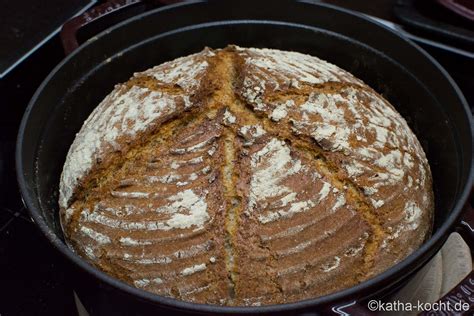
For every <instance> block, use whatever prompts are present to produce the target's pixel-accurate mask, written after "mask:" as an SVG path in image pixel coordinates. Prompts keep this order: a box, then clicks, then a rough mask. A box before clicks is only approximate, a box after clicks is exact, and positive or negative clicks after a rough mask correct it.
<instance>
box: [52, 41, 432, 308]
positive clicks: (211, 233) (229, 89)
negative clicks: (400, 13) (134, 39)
mask: <svg viewBox="0 0 474 316" xmlns="http://www.w3.org/2000/svg"><path fill="white" fill-rule="evenodd" d="M59 204H60V218H61V224H62V227H63V230H64V233H65V236H66V240H67V242H68V244H69V245H70V247H71V248H72V249H73V250H74V251H76V252H77V253H78V254H79V255H81V256H83V257H84V258H86V259H87V260H88V261H90V262H91V263H92V264H94V265H95V266H97V267H98V268H100V269H102V270H104V271H105V272H107V273H109V274H111V275H113V276H115V277H116V278H118V279H121V280H123V281H125V282H127V283H130V284H132V285H134V286H136V287H138V288H143V289H145V290H147V291H151V292H154V293H157V294H160V295H165V296H170V297H175V298H178V299H181V300H186V301H192V302H198V303H206V304H218V305H246V306H256V305H267V304H281V303H287V302H294V301H298V300H303V299H308V298H312V297H317V296H321V295H325V294H328V293H332V292H335V291H338V290H341V289H343V288H347V287H350V286H353V285H355V284H358V283H360V282H362V281H364V280H367V279H369V278H371V277H373V276H374V275H376V274H378V273H380V272H382V271H384V270H386V269H388V268H389V267H391V266H392V265H394V264H395V263H397V262H399V261H400V260H402V259H404V258H405V257H406V256H408V255H409V254H410V253H411V252H413V251H414V250H415V249H417V248H418V247H419V246H420V245H421V244H422V243H423V242H424V240H425V239H426V238H427V237H428V236H429V234H430V232H431V227H432V220H433V209H434V198H433V191H432V179H431V172H430V168H429V164H428V162H427V159H426V157H425V154H424V152H423V149H422V147H421V145H420V143H419V141H418V140H417V138H416V136H415V135H414V134H413V132H412V131H411V130H410V128H409V126H408V124H407V123H406V121H405V120H404V119H403V118H402V117H401V115H400V114H399V113H397V112H396V110H395V109H394V107H393V106H392V105H391V104H390V103H388V101H386V100H385V99H384V98H383V97H382V96H380V95H379V94H377V92H375V91H374V90H373V89H371V88H370V87H368V86H367V85H365V84H364V83H363V82H362V81H361V80H359V79H357V78H355V77H354V76H352V75H351V74H350V73H348V72H346V71H344V70H342V69H340V68H338V67H337V66H334V65H332V64H329V63H327V62H325V61H323V60H320V59H318V58H317V57H313V56H309V55H304V54H300V53H296V52H285V51H279V50H271V49H255V48H240V47H237V46H229V47H227V48H225V49H220V50H211V49H208V48H207V49H205V50H204V51H202V52H200V53H197V54H194V55H190V56H187V57H182V58H179V59H176V60H174V61H171V62H168V63H164V64H162V65H159V66H156V67H154V68H152V69H149V70H146V71H144V72H141V73H136V74H135V75H134V76H133V77H132V78H131V79H130V80H129V81H128V82H126V83H124V84H119V85H117V86H116V87H115V89H114V90H113V91H112V92H111V93H110V94H109V95H108V96H107V97H106V98H105V99H104V101H102V102H101V104H99V106H98V107H97V108H96V109H95V110H94V112H93V113H92V114H91V116H90V117H89V118H88V120H87V121H86V122H85V123H84V125H83V127H82V128H81V130H80V132H79V133H78V135H77V136H76V139H75V140H74V143H73V144H72V146H71V148H70V150H69V153H68V156H67V159H66V163H65V165H64V169H63V173H62V175H61V182H60V200H59Z"/></svg>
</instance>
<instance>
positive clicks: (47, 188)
mask: <svg viewBox="0 0 474 316" xmlns="http://www.w3.org/2000/svg"><path fill="white" fill-rule="evenodd" d="M137 2H140V1H138V0H135V1H130V0H128V1H126V0H122V1H117V0H116V1H114V2H113V3H112V4H110V3H107V4H105V5H102V6H101V7H98V8H96V9H95V10H93V11H91V12H89V13H88V14H87V15H85V16H82V17H80V18H78V19H75V21H74V23H69V24H68V25H66V26H65V27H64V28H63V34H62V35H63V41H64V43H65V49H66V51H68V52H69V51H72V50H73V49H74V48H75V46H77V41H76V39H75V37H73V36H72V35H74V33H75V32H76V31H77V30H78V28H79V26H81V25H83V24H85V23H86V22H89V21H91V20H94V19H96V18H97V17H99V16H101V15H103V14H104V13H107V12H119V11H120V12H119V13H120V14H123V11H122V10H121V9H119V8H120V7H122V8H123V7H127V8H128V9H132V8H133V9H134V10H138V9H137V7H136V4H137ZM140 10H143V8H142V9H140ZM140 10H138V11H140ZM94 23H95V22H94ZM79 33H80V32H79ZM79 35H80V34H79ZM227 44H236V45H240V46H244V47H268V48H277V49H283V50H294V51H299V52H303V53H307V54H311V55H315V56H318V57H320V58H323V59H325V60H328V61H329V62H331V63H334V64H336V65H338V66H340V67H342V68H344V69H346V70H348V71H349V72H351V73H353V74H354V75H355V76H357V77H359V78H361V79H362V80H364V81H365V82H366V83H367V84H368V85H370V86H371V87H373V88H374V89H375V90H377V91H378V92H379V93H381V94H382V95H383V96H384V97H385V98H387V99H388V100H389V101H390V102H391V103H392V104H393V105H394V106H395V107H396V108H397V110H398V111H399V112H400V113H401V114H402V115H403V116H404V117H405V118H406V119H407V121H408V123H409V125H410V127H411V128H412V129H413V131H414V132H415V134H416V135H417V137H418V138H419V140H420V141H421V143H422V145H423V148H424V150H425V152H426V154H427V156H428V160H429V162H430V166H431V170H432V173H433V178H434V191H435V199H436V201H435V203H436V214H435V223H434V230H433V235H432V237H431V238H430V239H429V240H428V241H426V243H425V244H424V245H423V246H422V247H421V248H420V249H418V250H416V251H415V252H414V253H413V254H411V255H410V256H409V257H408V258H406V259H405V260H403V261H402V262H400V263H398V264H396V265H394V266H393V267H392V268H390V269H389V270H387V271H385V272H384V273H382V274H380V275H377V276H376V277H374V278H372V279H370V280H368V281H366V282H363V283H361V284H359V285H356V286H354V287H351V288H348V289H345V290H342V291H339V292H337V293H333V294H329V295H326V296H323V297H318V298H314V299H309V300H304V301H300V302H295V303H291V304H281V305H272V306H260V307H221V306H212V305H204V304H194V303H188V302H182V301H178V300H174V299H171V298H166V297H162V296H158V295H154V294H152V293H148V292H145V291H143V290H140V289H136V288H134V287H132V286H129V285H127V284H125V283H123V282H121V281H118V280H116V279H114V278H112V277H110V276H108V275H107V274H105V273H103V272H101V271H99V270H97V269H96V268H94V267H92V266H91V265H90V264H88V263H87V262H86V261H85V260H83V259H82V258H80V257H79V256H77V255H76V254H75V253H73V252H72V251H71V250H70V249H69V248H68V247H67V246H66V244H65V243H64V239H63V235H62V232H61V228H60V225H59V221H58V203H57V200H58V183H59V177H60V172H61V170H62V166H63V163H64V161H65V157H66V153H67V151H68V149H69V146H70V145H71V143H72V141H73V139H74V136H75V133H77V132H78V130H79V128H80V127H81V125H82V123H83V122H84V120H85V119H86V118H87V117H88V115H89V114H90V113H91V111H92V110H93V108H94V107H95V106H96V105H97V104H98V103H99V102H100V101H101V100H102V99H103V98H104V97H105V95H106V94H108V92H109V91H111V90H112V88H113V86H114V84H115V83H118V82H123V81H126V80H127V79H128V78H129V77H130V76H131V75H132V74H133V72H135V71H140V70H145V69H147V68H149V67H152V66H154V65H157V64H160V63H162V62H164V61H167V60H171V59H174V58H176V57H180V56H184V55H188V54H191V53H194V52H198V51H200V50H202V49H203V47H205V46H209V47H213V48H219V47H224V46H226V45H227ZM472 126H473V125H472V117H471V114H470V111H469V108H468V106H467V104H466V101H465V99H464V97H463V96H462V94H461V92H460V90H459V89H458V87H457V86H456V84H455V83H454V82H453V80H452V79H451V78H450V76H449V75H448V74H447V73H446V71H445V70H444V69H443V68H441V66H440V65H439V64H438V63H437V62H436V61H435V60H434V59H433V58H431V57H430V56H429V55H428V54H427V53H425V52H424V51H423V50H421V49H420V48H419V47H417V46H416V45H415V44H413V43H412V42H410V41H409V40H407V39H405V38H403V37H401V36H400V35H399V34H397V33H395V32H393V31H391V30H389V29H387V28H385V27H384V26H382V25H380V24H378V23H376V22H374V21H372V20H370V19H369V18H367V17H365V16H363V15H361V14H357V13H354V12H351V11H347V10H343V9H340V8H337V7H334V6H331V5H326V4H321V3H317V2H314V1H313V2H312V1H267V0H263V1H262V0H260V1H249V0H242V1H224V0H221V1H219V0H216V1H202V2H201V1H199V2H194V1H193V2H186V3H180V4H174V5H170V6H165V7H162V8H158V9H153V10H151V11H147V12H144V13H143V12H142V13H140V14H138V15H136V16H134V17H132V18H129V19H127V20H125V21H122V22H120V23H118V24H116V25H115V26H113V27H111V28H108V29H107V30H106V31H103V32H101V33H100V34H99V35H97V36H94V37H92V38H90V39H89V40H88V41H87V42H86V43H84V44H83V45H82V46H80V47H79V48H77V49H76V50H74V52H72V53H71V54H70V55H69V56H67V58H66V59H65V60H63V61H62V62H61V64H59V65H58V66H57V67H56V68H55V69H54V70H53V71H52V72H51V74H50V75H49V76H48V77H47V78H46V79H45V81H44V82H43V83H42V85H41V86H40V87H39V89H38V90H37V92H36V93H35V95H34V96H33V98H32V100H31V102H30V104H29V106H28V108H27V110H26V113H25V115H24V117H23V121H22V123H21V127H20V131H19V135H18V143H17V152H16V164H17V173H18V181H19V184H20V189H21V194H22V196H23V199H24V202H25V204H26V206H27V208H28V209H29V211H30V214H31V217H32V218H33V220H34V222H35V223H36V225H37V226H38V227H39V229H40V230H41V231H42V232H43V233H44V235H45V236H46V237H47V239H48V240H49V242H50V243H51V244H52V245H54V247H56V248H57V249H58V250H59V251H60V252H61V253H62V254H63V255H64V256H65V257H66V258H67V260H66V261H67V262H68V264H67V265H66V266H67V268H68V269H69V270H70V271H69V276H70V279H71V282H72V283H73V286H74V288H75V290H76V292H77V293H78V295H79V297H80V298H81V300H82V302H83V303H84V305H85V307H86V308H87V309H88V311H89V312H90V313H91V314H92V315H148V314H152V313H153V314H156V313H160V312H161V313H166V314H169V313H198V314H199V313H200V314H228V313H236V314H256V313H269V314H278V313H280V314H295V315H296V314H298V315H301V314H319V313H322V314H326V313H334V314H340V315H344V313H347V314H350V313H362V312H367V310H366V309H364V308H363V304H364V302H366V300H368V299H374V298H377V299H378V298H383V297H386V296H387V295H389V294H391V293H393V292H395V291H396V290H397V289H399V288H400V286H402V285H403V284H405V283H406V282H407V281H408V280H409V279H410V278H411V277H412V276H413V274H414V273H415V272H416V271H417V270H419V269H420V268H421V267H422V266H423V265H424V264H426V263H427V261H428V260H429V259H430V258H431V257H432V256H433V255H434V254H435V253H436V252H437V251H438V250H439V249H440V247H441V246H442V245H443V243H444V241H445V240H446V238H447V236H448V235H449V233H451V232H453V231H454V230H456V229H457V228H462V227H464V228H465V230H464V232H470V234H469V233H466V234H465V235H464V237H465V238H466V239H469V238H471V237H472V228H471V227H473V226H472V225H471V226H469V225H470V223H472V209H471V210H469V216H471V219H470V220H471V222H469V219H468V217H467V216H465V217H464V220H461V213H462V210H463V206H464V205H465V203H466V201H467V199H468V195H469V193H470V190H471V187H472V180H473V142H472V135H473V133H472ZM466 214H467V213H466ZM463 225H464V226H463ZM469 228H471V229H469ZM470 242H471V246H472V239H471V240H470ZM463 286H465V287H466V286H468V287H470V289H471V290H472V292H474V277H473V274H472V273H471V275H470V276H468V277H467V278H466V279H465V280H464V285H463ZM472 292H471V293H470V295H472Z"/></svg>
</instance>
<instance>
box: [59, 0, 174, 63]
mask: <svg viewBox="0 0 474 316" xmlns="http://www.w3.org/2000/svg"><path fill="white" fill-rule="evenodd" d="M176 2H180V0H109V1H107V2H105V3H103V4H100V5H97V6H95V7H93V8H92V9H90V10H87V11H86V12H84V13H82V14H80V15H78V16H76V17H73V18H72V19H70V20H69V21H67V22H66V23H64V25H63V27H62V29H61V33H60V37H61V42H62V45H63V49H64V53H65V54H66V55H69V54H70V53H72V52H73V51H74V50H76V49H77V48H78V47H79V40H78V32H79V30H81V29H84V27H86V26H90V27H92V25H93V24H96V23H95V22H97V25H94V27H95V29H94V30H91V33H94V34H97V33H99V32H100V31H102V30H104V29H106V28H108V27H110V26H112V25H114V24H117V23H118V22H120V21H123V20H125V19H127V18H129V17H132V16H134V15H137V14H138V13H142V12H145V11H148V10H150V9H153V8H156V7H159V6H163V5H166V4H171V3H176ZM99 22H100V23H99Z"/></svg>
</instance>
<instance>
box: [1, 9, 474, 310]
mask: <svg viewBox="0 0 474 316" xmlns="http://www.w3.org/2000/svg"><path fill="white" fill-rule="evenodd" d="M326 2H333V3H337V4H342V5H343V6H344V4H343V3H344V1H326ZM393 2H394V1H388V0H387V1H380V7H379V9H377V8H375V7H374V6H370V7H367V5H366V4H365V1H363V0H360V1H351V5H350V6H351V8H352V9H358V8H360V9H361V10H364V11H365V12H367V13H370V14H372V15H375V16H379V17H381V18H385V19H393V17H392V16H391V14H390V9H389V8H390V5H391V4H393ZM358 4H359V6H358ZM36 9H37V10H41V8H36ZM44 9H45V10H46V9H47V8H44ZM2 48H3V47H2ZM425 48H426V47H425ZM428 52H430V53H431V54H432V55H433V56H434V57H435V58H436V59H437V60H438V61H439V62H440V63H441V64H442V65H443V66H444V67H445V68H446V69H447V70H448V72H450V74H451V75H452V76H453V78H454V79H455V80H456V81H457V83H458V84H459V86H460V87H461V89H462V90H463V92H464V94H465V96H466V98H467V99H468V102H469V103H470V104H471V108H472V106H473V105H474V80H472V72H469V67H468V66H467V65H465V64H463V63H460V62H459V59H458V57H456V56H454V55H452V54H451V53H447V52H444V51H443V50H439V49H431V48H430V49H429V50H428ZM62 58H63V52H62V47H61V45H60V41H59V38H58V36H54V37H52V38H51V39H50V40H49V41H48V42H47V43H46V44H45V45H43V47H42V48H41V49H39V50H38V51H36V52H35V53H34V54H32V56H31V57H30V58H29V60H28V62H25V63H24V64H21V65H20V66H19V67H18V71H16V70H17V69H16V70H15V71H14V72H12V73H11V75H10V78H9V81H8V82H5V81H0V91H1V93H0V98H1V99H0V285H1V288H2V289H1V292H2V296H1V297H0V315H1V316H7V315H8V316H9V315H75V314H76V307H75V303H74V298H73V295H72V287H71V285H70V284H69V283H68V281H67V279H66V276H65V273H64V269H62V268H61V266H62V264H63V258H62V257H61V256H60V255H59V254H58V253H57V252H56V251H55V250H54V249H53V248H52V247H51V246H50V245H49V244H48V243H47V241H46V239H45V238H44V237H43V236H42V234H41V233H40V232H39V230H37V229H36V228H35V227H34V224H33V223H32V222H31V220H30V219H29V216H28V214H27V211H26V210H25V208H24V207H23V205H22V202H21V197H20V195H19V192H18V187H17V184H16V176H15V171H14V148H15V138H16V133H17V129H18V125H19V122H20V119H21V116H22V114H23V111H24V109H25V107H26V105H27V103H28V101H29V99H30V98H31V96H32V94H33V93H34V91H35V90H36V88H37V87H38V85H39V84H40V83H41V81H42V80H43V79H44V78H45V77H46V76H47V74H48V73H49V71H51V69H52V68H53V67H54V66H55V65H56V64H57V63H59V61H60V60H61V59H62ZM471 62H473V61H472V59H471ZM471 66H472V64H471ZM28 67H30V68H31V69H32V70H31V71H29V72H27V71H26V69H28ZM470 69H474V68H472V67H471V68H470ZM24 73H28V76H26V77H25V76H24ZM20 74H23V75H20Z"/></svg>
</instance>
